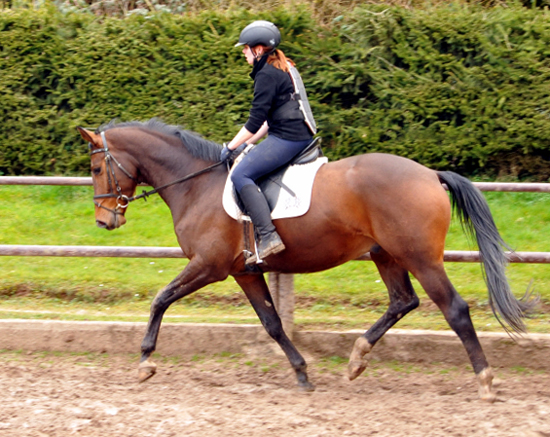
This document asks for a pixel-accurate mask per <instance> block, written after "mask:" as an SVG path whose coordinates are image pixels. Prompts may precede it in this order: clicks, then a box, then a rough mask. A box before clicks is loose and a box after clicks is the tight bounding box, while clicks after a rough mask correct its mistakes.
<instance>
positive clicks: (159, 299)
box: [138, 259, 224, 382]
mask: <svg viewBox="0 0 550 437" xmlns="http://www.w3.org/2000/svg"><path fill="white" fill-rule="evenodd" d="M221 270H223V269H214V268H211V267H205V264H204V263H202V262H200V261H199V260H198V259H192V260H191V261H190V262H189V264H187V267H185V269H184V270H183V271H182V272H181V273H180V274H179V275H178V276H176V278H175V279H174V280H173V281H172V282H170V284H168V285H167V286H166V287H164V288H163V289H162V290H160V291H159V292H158V293H157V295H156V297H155V299H154V300H153V303H152V304H151V312H150V315H149V323H148V324H147V329H146V331H145V336H144V337H143V341H142V343H141V359H140V364H139V369H138V370H139V382H143V381H145V380H147V379H149V378H151V377H152V376H153V375H154V374H155V373H156V370H157V365H156V364H155V363H154V362H153V361H151V360H150V359H149V357H150V356H151V354H152V353H153V352H154V351H155V349H156V345H157V339H158V335H159V330H160V325H161V322H162V317H163V316H164V313H165V312H166V310H167V309H168V307H169V306H170V305H171V304H172V303H174V302H175V301H177V300H178V299H181V298H182V297H185V296H187V295H189V294H191V293H193V292H194V291H196V290H198V289H200V288H202V287H204V286H206V285H208V284H211V283H213V282H216V281H220V280H223V279H224V277H220V274H219V271H221ZM216 271H218V272H216Z"/></svg>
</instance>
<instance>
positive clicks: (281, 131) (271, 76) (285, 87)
mask: <svg viewBox="0 0 550 437" xmlns="http://www.w3.org/2000/svg"><path fill="white" fill-rule="evenodd" d="M266 61H267V56H263V57H262V58H261V59H260V60H259V61H256V62H255V63H254V68H253V70H252V73H251V74H250V77H252V79H254V100H253V101H252V108H251V109H250V116H249V118H248V121H247V122H246V124H245V127H246V129H247V130H248V131H249V132H252V133H253V134H255V133H256V132H258V129H260V127H261V126H262V124H263V123H264V121H266V120H267V124H268V125H269V134H271V135H275V136H276V137H279V138H282V139H284V140H291V141H301V140H307V139H308V138H311V133H310V132H309V129H308V127H307V125H306V124H305V122H304V121H303V120H299V119H292V120H288V119H285V120H274V119H273V113H274V112H275V110H276V109H277V108H279V107H280V106H282V105H283V104H284V103H286V101H288V99H289V97H290V95H291V94H292V93H293V92H294V85H293V84H292V79H291V78H290V74H288V73H286V72H284V71H283V70H279V69H278V68H275V67H274V66H273V65H271V64H268V63H267V62H266Z"/></svg>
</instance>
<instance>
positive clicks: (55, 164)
mask: <svg viewBox="0 0 550 437" xmlns="http://www.w3.org/2000/svg"><path fill="white" fill-rule="evenodd" d="M254 19H269V20H271V21H274V22H276V23H277V24H278V25H279V27H280V28H281V30H282V33H283V44H282V48H283V50H285V52H286V53H287V54H288V55H289V56H290V57H291V58H293V59H294V60H295V61H296V62H297V64H298V67H299V69H300V71H301V73H302V76H303V77H304V81H305V82H306V86H307V87H308V94H309V96H310V100H311V101H312V106H313V107H314V112H315V115H316V119H317V121H318V124H319V126H320V134H321V135H322V136H323V139H324V142H323V144H324V146H325V151H326V153H327V154H328V155H329V157H330V158H332V159H336V158H339V157H344V156H349V155H353V154H357V153H364V152H369V151H382V152H388V153H395V154H399V155H403V156H408V157H410V158H412V159H415V160H417V161H419V162H421V163H423V164H426V165H428V166H430V167H432V168H437V169H451V170H456V171H459V172H461V173H463V174H467V175H482V176H494V175H497V174H499V175H501V176H508V175H511V176H515V177H525V178H530V179H533V180H544V181H545V180H548V179H549V178H550V161H549V159H550V112H549V109H550V107H549V103H550V97H549V94H550V87H549V86H548V79H549V78H548V76H549V74H550V57H549V52H550V20H549V19H550V14H549V13H548V11H546V10H543V11H541V10H530V9H525V8H522V7H519V6H518V7H510V8H504V7H497V8H489V9H487V8H481V7H476V6H464V5H457V4H449V5H440V6H434V7H429V8H424V9H406V8H400V7H391V8H382V7H381V6H364V7H360V8H357V9H355V10H354V11H353V12H352V13H350V14H349V15H348V16H345V17H339V19H337V20H335V21H334V22H333V23H332V24H331V25H330V26H328V27H327V26H325V25H322V24H320V23H318V22H316V21H315V19H314V18H313V16H312V15H311V14H310V13H309V12H308V11H307V9H305V8H304V9H300V8H298V9H296V10H293V11H287V10H285V9H277V10H273V11H266V12H264V13H262V14H260V15H258V14H255V15H252V14H251V13H249V12H246V11H243V10H229V11H225V12H212V11H208V12H202V13H198V14H193V15H185V16H179V15H172V14H169V13H163V12H159V13H155V14H149V15H139V14H133V15H131V16H129V17H127V18H124V19H120V18H112V17H96V16H94V15H91V14H86V13H82V12H66V13H62V12H59V11H58V10H57V9H55V8H53V7H43V8H41V9H38V10H22V9H17V10H0V71H1V78H0V97H1V102H0V126H1V127H2V128H1V129H0V174H15V175H17V174H19V175H23V174H26V175H30V174H83V175H84V174H88V165H89V159H88V156H87V154H86V147H85V144H84V143H83V142H82V140H80V137H79V136H78V134H77V132H76V130H75V127H76V126H77V125H82V126H88V127H95V126H98V125H100V124H102V123H105V122H107V121H109V120H111V119H112V118H119V119H121V120H133V119H139V120H144V119H148V118H150V117H159V118H161V119H163V120H164V121H166V122H168V123H174V124H181V125H183V126H184V127H186V128H188V129H191V130H195V131H197V132H200V133H201V134H203V135H204V136H205V137H207V138H209V139H212V140H215V141H219V142H222V141H227V140H229V139H230V138H231V137H232V136H233V135H234V134H235V133H236V132H237V130H238V129H239V127H240V126H241V125H242V124H243V123H244V122H245V121H246V117H247V113H248V109H249V104H250V99H251V97H252V81H251V79H250V78H249V77H248V73H249V71H250V67H249V66H248V64H246V62H245V61H244V59H243V56H242V54H241V52H240V50H239V49H236V48H234V47H233V45H234V43H235V41H236V40H237V38H238V34H239V32H240V30H241V29H242V28H243V27H244V26H245V25H246V24H248V23H249V22H250V21H252V20H254Z"/></svg>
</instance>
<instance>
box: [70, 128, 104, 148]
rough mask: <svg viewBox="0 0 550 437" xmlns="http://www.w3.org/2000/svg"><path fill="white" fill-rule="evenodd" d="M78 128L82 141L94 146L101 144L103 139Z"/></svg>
mask: <svg viewBox="0 0 550 437" xmlns="http://www.w3.org/2000/svg"><path fill="white" fill-rule="evenodd" d="M76 128H77V129H78V132H79V133H80V136H81V137H82V139H84V141H88V142H89V143H91V144H92V145H94V146H96V145H99V144H101V139H100V138H99V135H97V134H95V133H93V132H92V131H89V130H88V129H84V128H83V127H80V126H77V127H76Z"/></svg>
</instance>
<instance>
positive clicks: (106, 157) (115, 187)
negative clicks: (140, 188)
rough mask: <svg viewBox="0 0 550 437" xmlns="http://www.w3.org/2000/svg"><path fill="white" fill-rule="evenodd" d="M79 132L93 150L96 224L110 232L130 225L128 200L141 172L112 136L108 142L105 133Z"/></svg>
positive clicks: (79, 130) (91, 150) (91, 151)
mask: <svg viewBox="0 0 550 437" xmlns="http://www.w3.org/2000/svg"><path fill="white" fill-rule="evenodd" d="M77 129H78V132H79V133H80V135H81V136H82V138H83V139H84V140H85V141H88V144H89V148H90V157H91V171H92V181H93V185H94V204H95V218H96V224H97V226H99V227H100V228H105V229H107V230H109V231H110V230H113V229H116V228H119V227H120V226H122V225H123V224H125V223H126V218H125V217H124V213H125V212H126V208H127V206H128V199H129V198H130V197H131V196H133V194H134V192H135V188H136V186H137V184H138V181H137V179H136V176H135V175H136V174H137V169H136V168H135V167H134V166H133V165H132V164H131V160H130V159H129V158H130V157H129V156H128V154H127V153H125V152H123V151H121V150H119V149H118V148H117V144H116V142H115V141H114V139H112V136H111V140H110V141H109V143H108V142H107V139H106V136H105V132H100V133H94V132H91V131H89V130H87V129H84V128H82V127H77Z"/></svg>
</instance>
